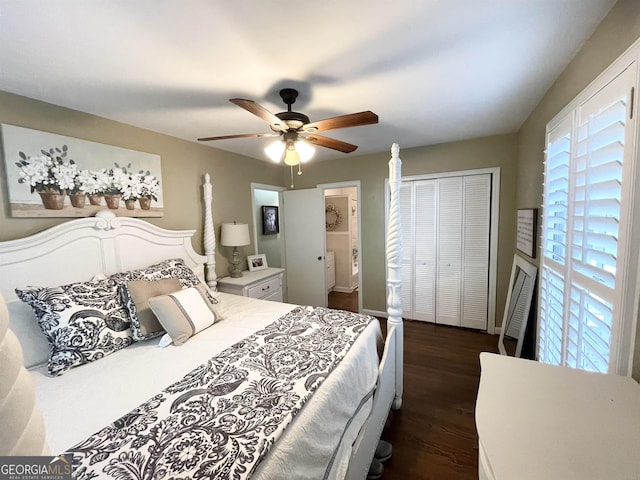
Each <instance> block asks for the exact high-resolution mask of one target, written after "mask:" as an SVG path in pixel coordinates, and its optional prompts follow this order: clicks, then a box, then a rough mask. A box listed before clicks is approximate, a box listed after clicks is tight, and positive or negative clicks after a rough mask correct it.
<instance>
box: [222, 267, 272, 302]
mask: <svg viewBox="0 0 640 480" xmlns="http://www.w3.org/2000/svg"><path fill="white" fill-rule="evenodd" d="M283 277H284V268H272V267H269V268H266V269H264V270H257V271H254V272H250V271H248V270H245V271H244V272H242V277H239V278H232V277H224V278H221V279H219V280H218V291H220V292H224V293H231V294H233V295H241V296H243V297H251V298H259V299H261V300H271V301H273V302H282V299H283V298H282V279H283Z"/></svg>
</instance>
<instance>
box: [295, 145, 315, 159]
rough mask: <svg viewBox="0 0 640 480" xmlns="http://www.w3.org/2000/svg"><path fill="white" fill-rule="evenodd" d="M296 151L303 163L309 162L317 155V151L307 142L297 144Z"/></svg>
mask: <svg viewBox="0 0 640 480" xmlns="http://www.w3.org/2000/svg"><path fill="white" fill-rule="evenodd" d="M296 150H297V151H298V155H300V160H301V161H302V163H305V162H308V161H309V160H311V158H312V157H313V155H314V153H316V149H315V148H313V147H312V146H311V145H309V144H308V143H306V142H296Z"/></svg>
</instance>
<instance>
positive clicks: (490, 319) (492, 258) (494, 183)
mask: <svg viewBox="0 0 640 480" xmlns="http://www.w3.org/2000/svg"><path fill="white" fill-rule="evenodd" d="M487 173H489V174H491V204H490V207H489V208H490V211H491V221H490V223H489V292H488V298H487V333H489V334H491V335H495V331H496V297H497V288H496V285H497V276H498V225H499V216H500V167H489V168H477V169H473V170H458V171H455V172H441V173H425V174H422V175H408V176H404V177H402V181H403V182H405V181H406V182H412V181H417V180H432V179H438V178H447V177H465V176H468V175H482V174H487ZM384 190H385V209H384V225H385V232H386V231H387V225H388V223H389V195H390V193H389V178H388V177H387V178H385V179H384ZM496 192H497V194H496ZM385 234H386V233H385ZM386 276H387V272H386V271H385V280H388V279H387V278H386Z"/></svg>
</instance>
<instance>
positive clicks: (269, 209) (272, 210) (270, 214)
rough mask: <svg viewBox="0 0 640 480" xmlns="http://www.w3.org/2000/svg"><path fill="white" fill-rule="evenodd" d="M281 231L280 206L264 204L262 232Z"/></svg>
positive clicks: (272, 232) (274, 232)
mask: <svg viewBox="0 0 640 480" xmlns="http://www.w3.org/2000/svg"><path fill="white" fill-rule="evenodd" d="M279 232H280V220H279V219H278V207H273V206H268V205H263V206H262V234H263V235H275V234H276V233H279Z"/></svg>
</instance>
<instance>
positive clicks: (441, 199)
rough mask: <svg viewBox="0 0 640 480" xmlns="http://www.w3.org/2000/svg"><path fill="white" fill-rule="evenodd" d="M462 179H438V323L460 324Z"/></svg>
mask: <svg viewBox="0 0 640 480" xmlns="http://www.w3.org/2000/svg"><path fill="white" fill-rule="evenodd" d="M462 205H463V202H462V177H451V178H443V179H441V180H438V260H437V262H438V268H437V269H438V277H437V278H438V281H437V290H436V291H437V292H438V293H437V309H436V323H442V324H445V325H458V326H459V325H460V296H461V295H460V293H461V291H460V283H461V279H460V276H461V275H460V274H461V267H462Z"/></svg>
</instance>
